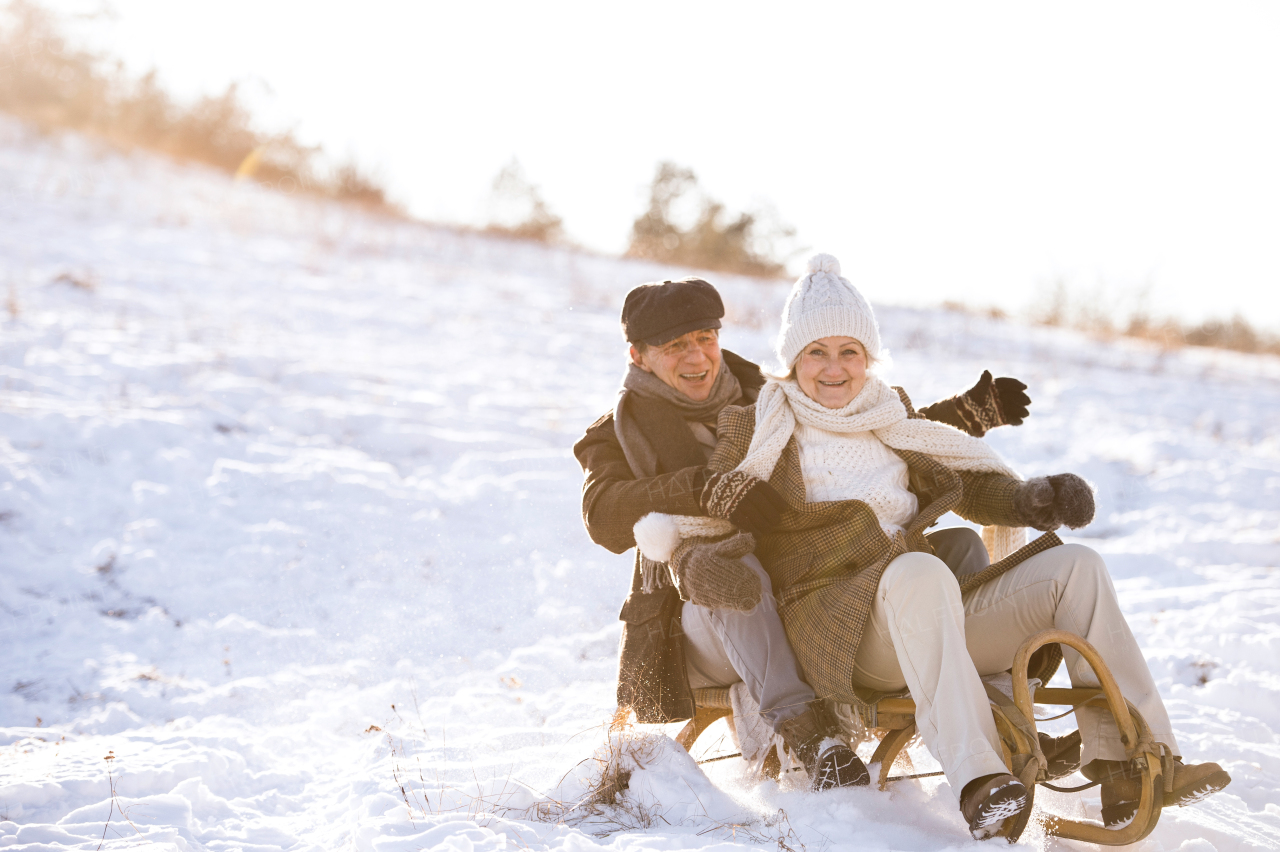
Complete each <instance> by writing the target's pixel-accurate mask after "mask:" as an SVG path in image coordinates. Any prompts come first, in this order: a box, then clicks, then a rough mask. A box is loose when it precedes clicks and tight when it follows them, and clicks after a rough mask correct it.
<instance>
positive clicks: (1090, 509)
mask: <svg viewBox="0 0 1280 852" xmlns="http://www.w3.org/2000/svg"><path fill="white" fill-rule="evenodd" d="M1013 508H1014V510H1015V511H1016V512H1017V514H1018V516H1019V518H1020V519H1021V521H1022V523H1024V524H1026V525H1027V526H1029V527H1034V528H1035V529H1038V530H1042V531H1044V532H1048V531H1049V530H1056V529H1057V528H1058V527H1060V526H1063V525H1064V524H1065V525H1066V526H1068V527H1070V528H1071V529H1073V530H1075V529H1079V528H1080V527H1083V526H1088V525H1089V524H1090V523H1091V522H1092V521H1093V513H1094V501H1093V489H1092V488H1091V487H1090V486H1089V483H1087V482H1085V481H1084V480H1083V479H1081V478H1080V477H1078V476H1076V475H1075V474H1074V473H1059V474H1057V475H1055V476H1037V477H1035V478H1034V479H1028V480H1027V481H1026V482H1024V483H1022V484H1021V485H1019V486H1018V490H1017V491H1015V492H1014V493H1013Z"/></svg>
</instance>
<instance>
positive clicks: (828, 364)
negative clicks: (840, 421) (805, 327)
mask: <svg viewBox="0 0 1280 852" xmlns="http://www.w3.org/2000/svg"><path fill="white" fill-rule="evenodd" d="M796 381H797V382H798V383H799V384H800V390H802V391H804V395H805V396H807V397H809V399H811V400H813V401H814V402H816V403H818V404H819V405H821V406H823V407H824V408H844V407H845V406H846V405H848V404H849V403H851V402H853V398H854V397H855V396H857V395H858V392H859V391H861V390H862V386H863V385H864V384H866V382H867V350H865V349H863V348H862V344H861V343H859V342H858V341H856V340H854V339H853V338H852V337H824V338H822V339H821V340H815V341H813V342H812V343H810V344H809V345H808V346H806V347H805V348H804V351H802V352H801V353H800V359H799V360H798V361H796Z"/></svg>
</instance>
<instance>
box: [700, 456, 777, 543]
mask: <svg viewBox="0 0 1280 852" xmlns="http://www.w3.org/2000/svg"><path fill="white" fill-rule="evenodd" d="M701 503H702V510H703V511H704V512H706V513H707V514H708V515H709V516H711V517H713V518H724V519H725V520H727V521H729V522H730V523H732V524H733V525H734V526H736V527H737V528H738V529H740V530H746V531H747V532H749V533H753V534H755V535H768V534H769V533H771V532H773V531H774V530H775V529H777V528H778V524H779V522H780V521H781V520H782V513H783V511H784V510H785V509H786V508H787V503H786V501H785V500H783V499H782V495H781V494H779V493H778V492H777V491H775V490H774V488H773V486H772V485H770V484H769V483H767V482H765V481H764V480H763V479H758V478H757V477H754V476H750V475H748V474H745V473H743V472H742V471H738V470H731V471H729V472H728V473H713V474H712V475H711V476H709V477H707V484H706V485H705V486H703V488H702V498H701Z"/></svg>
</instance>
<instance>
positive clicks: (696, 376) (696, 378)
mask: <svg viewBox="0 0 1280 852" xmlns="http://www.w3.org/2000/svg"><path fill="white" fill-rule="evenodd" d="M710 372H711V371H710V370H703V371H702V372H701V373H681V374H680V378H682V379H684V380H685V381H687V382H700V381H702V380H703V379H705V378H706V377H707V373H710Z"/></svg>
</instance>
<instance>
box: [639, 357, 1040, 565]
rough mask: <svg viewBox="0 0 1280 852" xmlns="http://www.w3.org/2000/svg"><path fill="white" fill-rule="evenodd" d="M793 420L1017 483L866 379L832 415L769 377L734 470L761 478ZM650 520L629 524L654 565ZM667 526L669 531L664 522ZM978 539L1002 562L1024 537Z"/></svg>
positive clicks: (709, 524) (953, 433) (677, 520)
mask: <svg viewBox="0 0 1280 852" xmlns="http://www.w3.org/2000/svg"><path fill="white" fill-rule="evenodd" d="M797 422H799V423H803V424H805V425H806V426H811V427H814V428H817V429H823V430H825V431H828V432H834V433H837V434H852V433H857V432H871V433H872V434H873V435H875V436H876V437H877V438H879V439H880V440H881V441H883V442H884V443H885V444H886V445H887V446H889V447H892V448H893V449H895V450H910V451H914V452H918V453H923V454H924V455H927V456H930V457H932V458H934V459H936V460H937V461H939V462H941V463H942V464H943V465H945V466H946V467H948V468H950V469H951V470H964V471H974V472H978V473H1002V474H1004V475H1005V476H1011V477H1013V478H1015V479H1021V478H1022V477H1021V476H1019V475H1018V473H1017V471H1015V470H1014V469H1013V468H1011V467H1010V466H1009V465H1008V464H1006V463H1005V461H1004V459H1002V458H1000V455H999V454H998V453H996V451H995V450H993V449H991V448H990V447H989V446H987V444H986V443H984V442H983V441H981V440H979V439H978V438H974V437H973V436H971V435H967V434H965V433H964V432H961V431H960V430H959V429H956V428H954V427H952V426H948V425H946V424H945V423H935V422H934V421H932V420H924V419H913V418H909V417H908V416H907V408H906V406H905V405H903V403H902V399H901V398H900V397H899V396H898V394H897V392H896V391H894V390H893V388H891V387H889V385H888V384H886V383H885V382H884V380H882V379H880V378H878V377H876V376H868V377H867V380H866V383H865V384H864V385H863V386H862V390H861V391H859V392H858V395H857V396H855V397H854V398H853V400H852V401H851V402H850V403H849V404H848V405H846V406H845V407H844V408H836V409H831V408H824V407H823V406H822V405H820V404H819V403H817V402H815V401H814V400H812V399H810V398H809V397H807V396H805V394H804V391H802V390H801V389H800V386H799V385H798V384H797V383H796V382H795V380H794V379H782V380H779V379H770V380H769V381H768V382H767V383H766V384H765V386H764V387H763V388H762V389H761V390H760V396H759V398H757V399H756V428H755V433H754V434H753V435H752V437H751V445H750V446H749V447H748V448H747V455H746V457H745V458H743V460H742V463H741V464H739V465H738V467H737V468H736V469H737V470H740V471H742V472H744V473H747V474H749V475H751V476H755V477H758V478H760V479H768V478H769V476H770V475H771V474H772V473H773V469H774V467H776V466H777V464H778V459H780V458H781V457H782V450H783V448H785V447H786V445H787V441H789V440H790V439H791V435H792V433H793V432H795V428H796V423H797ZM669 517H670V518H673V519H674V525H675V527H676V528H677V529H678V530H679V537H680V538H681V539H684V538H690V537H693V536H708V537H718V536H723V535H728V534H729V533H731V532H733V531H734V529H735V528H734V526H733V525H732V524H730V523H729V522H728V521H724V520H720V519H718V518H701V517H689V516H684V515H672V516H669ZM651 518H652V516H646V518H642V519H641V520H640V522H639V523H638V524H637V525H636V526H637V529H636V533H637V536H636V538H637V542H639V543H640V547H641V552H644V553H645V554H646V555H647V556H650V557H651V558H654V559H658V558H659V557H658V556H655V555H654V554H651V553H649V552H648V551H646V550H645V542H643V541H641V540H640V539H641V528H640V527H641V524H646V522H648V524H649V527H650V528H653V527H654V526H655V525H656V522H657V521H658V519H656V518H654V519H652V520H650V519H651ZM666 523H667V526H668V527H669V526H670V522H666ZM646 537H648V536H646ZM982 537H983V541H984V542H985V543H986V545H987V550H988V551H989V552H990V553H991V558H992V560H993V561H998V560H1000V559H1003V558H1004V557H1005V556H1008V555H1009V554H1010V553H1012V552H1013V551H1015V550H1017V549H1018V548H1019V547H1021V546H1022V545H1023V544H1025V543H1026V531H1025V530H1024V529H1022V528H1020V527H1019V528H1011V527H987V528H985V529H984V530H983V532H982ZM653 549H654V550H656V551H659V552H660V553H661V552H665V551H667V547H666V546H665V545H657V546H655V547H653ZM667 555H668V556H669V553H668V554H667Z"/></svg>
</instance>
